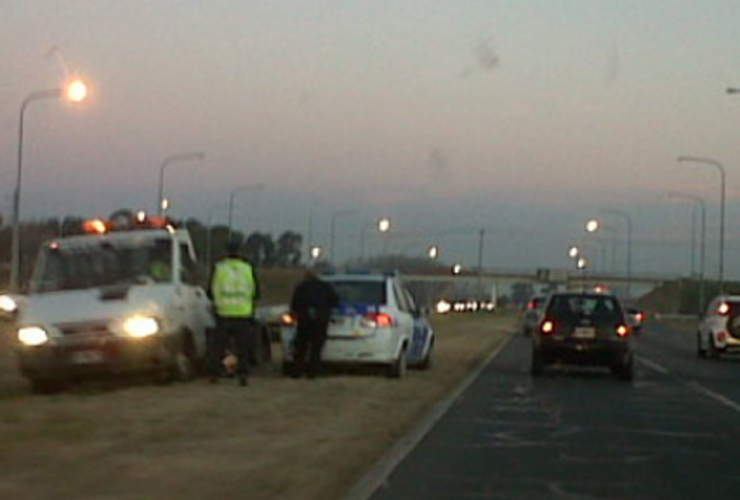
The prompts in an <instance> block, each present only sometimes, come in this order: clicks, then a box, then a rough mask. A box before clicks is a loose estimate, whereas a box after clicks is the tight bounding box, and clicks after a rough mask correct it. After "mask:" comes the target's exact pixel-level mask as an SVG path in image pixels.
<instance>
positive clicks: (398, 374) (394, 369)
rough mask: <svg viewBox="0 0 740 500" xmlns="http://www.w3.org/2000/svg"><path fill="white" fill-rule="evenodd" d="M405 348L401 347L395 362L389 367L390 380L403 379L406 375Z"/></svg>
mask: <svg viewBox="0 0 740 500" xmlns="http://www.w3.org/2000/svg"><path fill="white" fill-rule="evenodd" d="M406 368H407V365H406V346H403V348H402V349H401V352H400V353H399V354H398V358H397V359H396V361H395V362H394V363H393V364H392V365H391V366H390V368H389V370H388V376H389V377H390V378H403V377H404V376H405V375H406Z"/></svg>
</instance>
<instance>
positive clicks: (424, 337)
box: [402, 287, 432, 365]
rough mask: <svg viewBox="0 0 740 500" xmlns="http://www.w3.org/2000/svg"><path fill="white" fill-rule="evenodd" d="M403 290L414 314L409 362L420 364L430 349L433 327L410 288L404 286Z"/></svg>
mask: <svg viewBox="0 0 740 500" xmlns="http://www.w3.org/2000/svg"><path fill="white" fill-rule="evenodd" d="M402 292H403V294H404V297H405V298H406V303H407V304H408V306H409V307H410V309H411V312H412V316H413V318H414V328H413V333H412V336H411V344H410V346H409V350H408V354H407V356H408V358H407V360H408V363H409V364H412V365H414V364H418V363H421V361H422V360H423V359H424V358H425V356H426V353H427V351H428V350H429V343H430V341H431V336H432V328H431V326H430V325H429V321H428V320H427V318H426V317H425V316H424V314H422V311H421V310H420V309H419V307H418V305H417V304H416V301H415V300H414V296H413V295H412V294H411V292H410V291H409V289H408V288H406V287H402Z"/></svg>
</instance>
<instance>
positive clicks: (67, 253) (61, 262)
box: [0, 213, 215, 393]
mask: <svg viewBox="0 0 740 500" xmlns="http://www.w3.org/2000/svg"><path fill="white" fill-rule="evenodd" d="M84 228H85V234H83V235H77V236H69V237H63V238H58V239H53V240H51V241H48V242H46V243H44V244H43V245H42V247H41V249H40V252H39V255H38V258H37V261H36V263H35V266H34V271H33V274H32V277H31V280H30V283H29V286H28V287H27V289H26V290H25V292H26V293H24V294H6V295H2V296H0V312H1V313H2V314H4V315H5V316H6V318H8V319H11V320H12V321H13V323H14V332H15V337H16V342H15V349H16V351H17V354H18V364H19V368H20V372H21V374H22V375H23V376H24V377H26V378H27V379H28V380H29V382H30V384H31V388H32V390H33V391H34V392H37V393H49V392H54V391H56V390H58V389H59V388H60V387H61V386H63V385H64V384H66V383H69V382H72V381H74V380H76V379H86V378H88V377H91V376H95V375H99V374H113V375H119V374H128V373H147V374H151V375H152V376H153V377H154V379H155V380H157V381H162V382H164V381H172V380H181V381H186V380H189V379H191V378H192V377H193V376H194V375H195V373H196V370H197V369H198V368H199V366H201V365H202V364H203V362H204V359H205V353H206V344H207V334H208V332H209V330H210V329H212V328H213V327H214V326H215V322H214V317H213V314H212V308H211V302H210V299H209V298H208V296H207V294H206V291H205V289H204V288H203V287H202V286H201V285H200V284H199V281H200V280H199V274H201V273H199V270H198V266H197V264H196V256H195V251H194V248H193V243H192V241H191V239H190V235H189V234H188V232H187V230H184V229H178V228H176V227H175V226H174V225H173V224H172V223H170V222H169V221H168V220H166V219H164V218H161V217H149V216H147V215H146V214H143V213H138V214H136V215H135V216H133V217H131V218H128V219H124V220H121V219H120V218H119V220H112V221H106V220H102V219H95V220H91V221H87V222H85V224H84Z"/></svg>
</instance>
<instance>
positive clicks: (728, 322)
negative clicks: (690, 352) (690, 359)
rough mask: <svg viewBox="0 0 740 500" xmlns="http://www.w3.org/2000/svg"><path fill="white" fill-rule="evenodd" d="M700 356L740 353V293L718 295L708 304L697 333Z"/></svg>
mask: <svg viewBox="0 0 740 500" xmlns="http://www.w3.org/2000/svg"><path fill="white" fill-rule="evenodd" d="M696 349H697V353H698V355H699V356H700V357H702V358H705V357H709V358H712V359H716V358H719V357H720V355H722V354H729V353H740V295H718V296H717V297H715V298H713V299H712V301H711V302H710V303H709V305H708V306H707V311H706V313H705V314H704V317H703V318H702V320H701V322H700V323H699V328H698V331H697V333H696Z"/></svg>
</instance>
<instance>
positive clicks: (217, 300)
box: [213, 259, 254, 317]
mask: <svg viewBox="0 0 740 500" xmlns="http://www.w3.org/2000/svg"><path fill="white" fill-rule="evenodd" d="M253 297H254V276H253V275H252V266H250V265H249V264H247V263H246V262H243V261H241V260H236V259H229V260H226V261H224V262H221V263H219V264H218V265H217V266H216V272H215V275H214V278H213V302H214V305H215V306H216V312H217V313H218V315H219V316H225V317H251V316H252V313H253V311H254V301H253Z"/></svg>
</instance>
